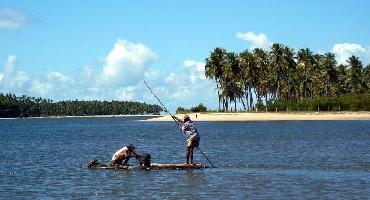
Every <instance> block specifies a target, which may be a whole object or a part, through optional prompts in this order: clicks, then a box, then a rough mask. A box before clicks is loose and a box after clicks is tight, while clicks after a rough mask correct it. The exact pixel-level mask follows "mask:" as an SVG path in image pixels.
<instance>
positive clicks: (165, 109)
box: [144, 81, 215, 167]
mask: <svg viewBox="0 0 370 200" xmlns="http://www.w3.org/2000/svg"><path fill="white" fill-rule="evenodd" d="M144 83H145V85H146V87H148V89H149V90H150V92H151V93H152V94H153V96H154V97H155V98H156V99H157V100H158V102H159V103H160V104H161V106H162V107H163V109H164V111H165V112H166V113H168V114H169V115H171V117H172V119H173V120H174V121H175V122H176V123H177V121H176V120H175V117H174V116H173V115H172V114H171V113H170V111H168V110H167V108H166V106H164V104H163V103H162V101H161V100H160V99H159V98H158V97H157V95H155V93H154V91H153V90H152V88H150V87H149V85H148V84H147V83H146V82H145V81H144ZM197 148H198V149H199V151H200V153H202V155H203V156H204V157H205V158H206V159H207V161H208V162H209V164H211V166H212V167H215V166H214V165H213V164H212V162H211V161H210V160H209V159H208V157H207V156H206V154H204V153H203V151H202V150H200V148H199V147H197Z"/></svg>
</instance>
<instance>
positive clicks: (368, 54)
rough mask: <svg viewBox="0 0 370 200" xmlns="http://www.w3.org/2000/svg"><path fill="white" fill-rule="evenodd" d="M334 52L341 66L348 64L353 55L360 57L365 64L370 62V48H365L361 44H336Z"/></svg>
mask: <svg viewBox="0 0 370 200" xmlns="http://www.w3.org/2000/svg"><path fill="white" fill-rule="evenodd" d="M332 51H333V53H334V54H335V56H336V59H337V61H338V63H339V64H346V63H347V60H348V58H349V57H351V56H352V55H354V56H357V57H359V58H360V60H361V61H362V62H364V63H365V64H366V63H369V62H370V47H367V48H365V47H363V46H361V45H359V44H353V43H342V44H335V45H334V46H333V49H332Z"/></svg>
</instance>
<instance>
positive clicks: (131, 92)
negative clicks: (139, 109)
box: [116, 86, 136, 101]
mask: <svg viewBox="0 0 370 200" xmlns="http://www.w3.org/2000/svg"><path fill="white" fill-rule="evenodd" d="M135 93H136V87H134V86H129V87H124V88H119V89H117V90H116V97H117V99H118V100H121V101H132V100H134V97H135Z"/></svg>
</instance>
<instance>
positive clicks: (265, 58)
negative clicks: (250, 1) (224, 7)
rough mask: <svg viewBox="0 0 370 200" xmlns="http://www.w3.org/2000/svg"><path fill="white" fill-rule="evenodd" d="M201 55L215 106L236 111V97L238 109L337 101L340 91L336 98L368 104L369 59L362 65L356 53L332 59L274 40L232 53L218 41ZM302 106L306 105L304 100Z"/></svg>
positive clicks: (369, 82) (326, 54)
mask: <svg viewBox="0 0 370 200" xmlns="http://www.w3.org/2000/svg"><path fill="white" fill-rule="evenodd" d="M205 61H206V65H205V76H206V77H207V78H209V79H212V80H214V81H215V82H216V89H217V93H218V102H219V110H221V111H229V110H232V109H233V107H234V111H236V110H237V106H236V105H237V102H240V103H241V105H242V108H243V109H244V110H252V109H255V108H256V107H264V108H270V107H271V108H270V109H272V107H274V106H276V105H277V104H279V105H281V104H282V103H283V104H284V106H286V105H290V106H291V107H293V105H294V106H298V104H300V103H302V102H306V103H307V102H311V104H312V102H313V103H315V101H323V99H332V100H333V101H337V102H340V101H338V98H339V97H341V96H343V95H346V96H347V98H342V99H351V98H357V97H361V98H360V99H362V100H363V101H364V102H363V103H365V104H370V98H369V95H368V94H369V91H370V64H368V65H367V66H366V67H364V65H363V63H362V62H361V61H360V60H359V58H358V57H356V56H351V57H349V58H348V60H347V62H346V63H345V64H338V63H337V61H336V59H335V55H334V54H332V53H329V52H328V53H324V54H319V53H313V52H312V51H311V50H310V49H308V48H305V49H299V50H298V51H296V50H295V49H293V48H289V47H287V46H285V45H283V44H278V43H275V44H273V45H272V46H271V48H270V50H269V51H266V50H263V49H260V48H255V49H254V50H252V51H249V50H245V51H243V52H240V53H237V52H229V51H227V50H225V49H224V48H221V47H218V48H215V49H214V50H213V51H211V52H210V55H209V57H208V58H206V59H205ZM361 95H362V96H361ZM348 96H350V97H349V98H348ZM320 99H321V100H320ZM343 101H345V102H347V103H349V104H352V103H351V102H348V101H347V100H343ZM356 102H357V101H356ZM316 103H317V102H316ZM357 103H358V102H357ZM232 104H234V105H233V106H232ZM275 104H276V105H275ZM269 106H270V107H269ZM336 106H338V105H336ZM340 106H341V105H340V103H339V107H340ZM347 107H349V108H350V107H351V106H347ZM302 109H303V110H311V109H312V108H309V106H307V105H305V106H303V107H302ZM330 109H331V110H336V109H337V108H330Z"/></svg>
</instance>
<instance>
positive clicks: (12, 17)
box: [0, 7, 27, 30]
mask: <svg viewBox="0 0 370 200" xmlns="http://www.w3.org/2000/svg"><path fill="white" fill-rule="evenodd" d="M26 23H27V16H26V14H25V13H23V12H20V11H18V10H15V9H11V8H4V7H0V28H4V29H10V30H17V29H19V28H21V27H22V26H24V25H25V24H26Z"/></svg>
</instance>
